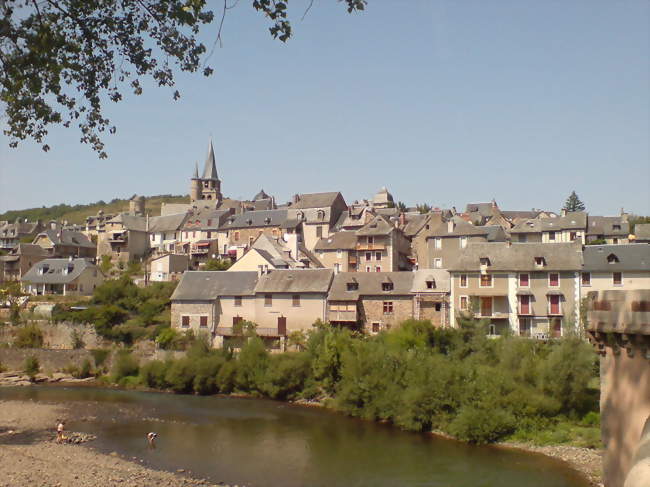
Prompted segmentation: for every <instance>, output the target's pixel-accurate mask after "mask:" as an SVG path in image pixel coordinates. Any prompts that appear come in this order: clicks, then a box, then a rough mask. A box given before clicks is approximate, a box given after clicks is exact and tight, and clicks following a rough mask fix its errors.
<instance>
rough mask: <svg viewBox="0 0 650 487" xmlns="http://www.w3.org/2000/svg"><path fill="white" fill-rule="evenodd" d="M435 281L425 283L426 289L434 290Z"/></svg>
mask: <svg viewBox="0 0 650 487" xmlns="http://www.w3.org/2000/svg"><path fill="white" fill-rule="evenodd" d="M435 287H436V281H427V289H435Z"/></svg>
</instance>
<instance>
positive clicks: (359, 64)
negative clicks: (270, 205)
mask: <svg viewBox="0 0 650 487" xmlns="http://www.w3.org/2000/svg"><path fill="white" fill-rule="evenodd" d="M215 4H216V5H218V4H219V2H215ZM250 4H251V2H250V1H248V0H242V1H240V3H239V4H238V5H237V6H236V7H235V8H234V9H233V10H230V11H229V14H228V16H227V18H226V22H225V26H224V31H223V37H224V45H223V47H222V48H217V49H216V50H215V52H214V54H213V55H212V58H211V59H210V65H211V66H212V67H213V68H214V69H215V74H214V75H213V76H211V77H210V78H204V77H203V76H201V75H179V77H178V86H177V87H178V89H179V90H180V91H181V94H182V98H181V99H180V100H179V101H177V102H173V101H172V99H171V94H172V90H167V89H157V88H154V87H153V85H151V84H147V85H145V92H144V94H143V95H142V96H139V97H137V96H127V97H126V101H125V102H122V103H120V104H117V105H107V113H108V114H109V116H110V118H111V119H112V121H113V122H114V123H115V124H117V126H118V132H117V134H116V135H114V136H109V135H107V136H106V142H107V151H108V153H109V158H108V159H107V160H99V159H98V158H97V156H96V155H95V154H94V153H93V152H92V151H91V150H90V148H88V147H87V146H84V145H81V144H79V142H78V141H79V133H78V132H77V131H76V130H73V129H68V130H66V129H55V130H52V131H51V135H50V138H49V140H48V143H49V144H50V145H51V146H52V150H50V151H49V152H47V153H45V152H43V151H42V150H41V149H40V148H39V147H38V146H37V145H36V144H33V143H30V142H24V143H22V144H21V145H20V146H19V148H18V149H10V148H9V147H8V141H7V139H6V138H4V137H3V136H1V135H0V212H1V211H5V210H8V209H19V208H27V207H34V206H41V205H51V204H56V203H62V202H65V203H71V204H74V203H87V202H93V201H97V200H100V199H103V200H107V201H108V200H110V199H112V198H114V197H128V196H130V195H132V194H134V193H138V194H144V195H152V194H163V193H172V194H185V193H187V192H188V187H189V177H190V176H191V174H192V171H193V166H194V163H195V162H196V161H199V164H202V163H203V160H204V158H205V155H206V150H207V143H208V140H209V137H210V136H212V138H213V140H214V146H215V153H216V156H217V163H218V170H219V175H220V177H221V179H222V188H223V190H224V193H225V194H226V195H228V196H231V197H235V198H239V197H241V198H250V197H252V196H253V195H254V194H255V193H256V192H257V191H258V190H259V189H260V188H264V190H265V191H266V192H268V193H270V194H273V195H275V196H276V198H277V199H278V201H285V200H288V199H289V198H290V197H291V195H293V194H294V193H298V192H318V191H335V190H339V191H341V192H342V193H343V195H344V196H345V198H346V200H348V201H354V200H355V199H360V198H367V197H370V196H372V194H373V193H374V192H376V191H377V190H378V189H379V188H380V187H381V186H384V185H385V186H387V187H388V188H389V190H390V191H391V192H392V193H393V195H394V196H395V198H396V199H398V200H401V201H404V202H405V203H407V204H409V205H410V204H415V203H419V202H428V203H430V204H432V205H434V206H445V207H449V206H452V205H455V206H456V207H457V208H459V209H460V208H464V206H465V204H466V203H468V202H480V201H489V200H491V199H492V198H496V200H497V201H498V203H499V205H500V206H501V208H502V209H508V210H514V209H530V208H533V207H535V208H547V209H552V210H558V209H559V208H560V207H561V205H562V204H563V202H564V200H565V199H566V197H567V196H568V194H569V193H570V192H571V190H573V189H575V190H576V191H577V193H578V195H579V196H580V197H581V199H582V200H583V201H584V202H585V203H586V205H587V209H588V210H589V211H590V212H591V213H592V214H606V215H608V214H609V215H613V214H617V213H618V211H620V208H621V207H624V208H625V209H626V210H627V211H631V212H635V213H639V214H650V195H649V190H648V189H649V187H650V149H649V139H648V134H649V133H650V88H649V86H650V61H649V59H650V52H649V51H650V48H649V45H650V42H649V39H650V33H649V22H648V20H649V18H650V2H647V1H646V0H639V1H621V2H611V1H595V0H584V1H578V0H574V1H545V2H539V1H532V0H530V1H521V0H513V1H505V0H503V1H491V2H485V1H462V2H458V1H453V2H452V1H450V2H441V1H433V0H431V1H410V0H409V1H406V0H401V1H398V0H370V1H369V5H368V7H367V10H366V11H365V12H363V13H360V14H354V15H348V14H347V12H346V11H345V9H344V4H342V3H340V2H336V1H332V0H316V1H315V2H314V5H313V7H312V9H311V11H310V12H309V14H308V15H307V16H306V18H305V19H304V20H303V21H301V20H300V17H301V15H302V13H303V11H304V8H305V7H306V5H307V4H308V2H306V1H305V2H298V1H296V2H291V4H290V8H291V9H292V13H293V17H294V18H293V27H294V37H293V38H292V39H291V40H290V41H289V42H288V43H287V44H282V43H281V42H279V41H274V40H272V39H271V38H270V35H269V34H268V30H267V27H268V23H267V22H266V20H265V19H264V18H263V17H261V16H260V15H259V14H258V13H257V12H255V11H254V10H253V9H252V7H251V6H250ZM215 36H216V25H215V26H210V27H209V29H207V30H206V33H205V39H206V41H207V42H209V43H210V44H211V43H212V40H213V39H214V37H215ZM0 123H2V121H1V118H0Z"/></svg>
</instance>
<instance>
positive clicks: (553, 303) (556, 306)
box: [548, 294, 560, 315]
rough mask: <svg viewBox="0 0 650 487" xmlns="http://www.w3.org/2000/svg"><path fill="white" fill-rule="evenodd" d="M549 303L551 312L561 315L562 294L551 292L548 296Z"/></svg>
mask: <svg viewBox="0 0 650 487" xmlns="http://www.w3.org/2000/svg"><path fill="white" fill-rule="evenodd" d="M548 303H549V314H552V315H559V314H560V296H559V295H558V294H551V295H550V296H549V297H548Z"/></svg>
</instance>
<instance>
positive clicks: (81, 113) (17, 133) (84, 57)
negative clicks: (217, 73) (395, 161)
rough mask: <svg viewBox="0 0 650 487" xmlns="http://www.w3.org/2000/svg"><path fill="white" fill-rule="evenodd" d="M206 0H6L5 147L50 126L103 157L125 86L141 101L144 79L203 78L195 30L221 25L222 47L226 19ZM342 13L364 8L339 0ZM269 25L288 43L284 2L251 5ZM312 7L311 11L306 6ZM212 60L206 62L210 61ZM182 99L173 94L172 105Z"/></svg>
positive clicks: (1, 40) (1, 67)
mask: <svg viewBox="0 0 650 487" xmlns="http://www.w3.org/2000/svg"><path fill="white" fill-rule="evenodd" d="M207 3H208V2H207V0H121V1H117V0H47V1H38V0H36V1H35V0H2V1H0V13H1V15H0V102H2V104H3V105H5V112H6V118H7V129H5V130H4V133H5V135H7V136H8V137H9V138H10V146H11V147H16V146H17V145H18V142H19V141H20V140H24V139H26V138H32V139H34V140H35V141H36V142H38V143H39V144H42V148H43V150H48V149H49V146H48V145H47V144H46V143H44V139H45V137H46V135H47V133H48V129H49V127H50V126H51V125H58V124H62V125H64V126H65V127H69V126H70V124H73V123H74V124H77V125H78V126H79V129H80V131H81V141H82V142H84V143H87V144H90V145H91V146H92V147H93V149H94V150H95V151H97V152H98V153H99V156H100V157H102V158H104V157H106V153H105V152H104V143H103V141H102V139H101V134H102V133H103V132H105V131H106V130H108V131H109V132H111V133H113V132H115V130H116V128H115V126H114V125H112V124H111V122H110V120H108V119H107V118H106V117H105V116H104V109H103V106H102V103H103V102H104V101H106V100H111V101H113V102H119V101H121V100H122V93H123V91H124V88H125V87H126V88H127V89H129V90H132V91H133V93H135V94H136V95H139V94H141V93H142V83H141V80H143V79H145V78H150V79H153V80H154V81H155V82H156V83H158V85H159V86H167V87H173V86H174V83H175V81H174V71H175V70H178V69H180V70H181V71H186V72H192V73H193V72H196V71H201V72H202V73H203V74H204V75H205V76H209V75H210V74H212V72H213V70H212V68H211V67H209V66H206V65H205V61H206V60H205V59H203V58H204V55H205V54H206V52H207V48H206V46H205V45H204V44H203V43H202V42H200V41H199V40H198V36H199V34H200V31H201V28H202V27H204V26H205V25H207V24H211V23H212V22H213V21H215V19H218V20H219V27H218V31H217V32H216V39H215V44H216V43H217V42H220V41H221V28H222V26H223V23H224V19H225V16H226V12H227V11H228V10H230V9H232V8H234V7H235V5H236V4H237V1H236V0H235V1H234V3H232V4H230V5H229V4H228V1H227V0H224V2H223V7H222V8H221V12H220V14H219V15H218V16H215V14H214V12H213V11H212V10H210V9H209V8H208V5H207ZM343 3H345V5H346V6H347V10H348V12H353V11H357V10H363V9H364V7H365V4H366V0H345V2H343ZM252 6H253V8H255V9H256V10H258V11H259V12H261V13H262V14H264V15H265V16H266V17H268V18H269V19H270V21H271V27H270V28H269V30H270V32H271V35H272V36H273V37H274V38H277V39H279V40H281V41H283V42H285V41H287V40H288V39H289V37H291V24H290V23H289V20H288V18H287V0H284V1H282V0H253V1H252ZM308 9H309V8H308ZM208 57H209V56H208ZM179 96H180V93H179V92H178V91H177V90H176V91H174V93H173V97H174V99H178V97H179Z"/></svg>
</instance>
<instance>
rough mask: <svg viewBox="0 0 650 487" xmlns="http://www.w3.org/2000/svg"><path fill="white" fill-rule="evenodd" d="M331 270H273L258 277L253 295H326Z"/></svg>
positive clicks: (330, 279)
mask: <svg viewBox="0 0 650 487" xmlns="http://www.w3.org/2000/svg"><path fill="white" fill-rule="evenodd" d="M333 275H334V271H333V270H332V269H300V270H295V269H291V270H274V271H271V272H269V273H268V274H264V275H262V276H260V278H259V280H258V282H257V286H256V287H255V293H296V294H304V293H327V291H328V290H329V287H330V283H331V282H332V276H333Z"/></svg>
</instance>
